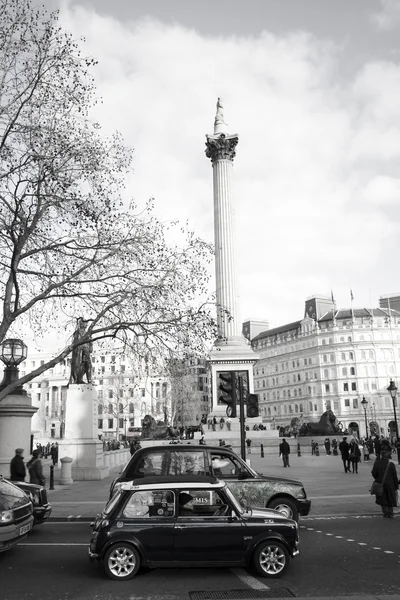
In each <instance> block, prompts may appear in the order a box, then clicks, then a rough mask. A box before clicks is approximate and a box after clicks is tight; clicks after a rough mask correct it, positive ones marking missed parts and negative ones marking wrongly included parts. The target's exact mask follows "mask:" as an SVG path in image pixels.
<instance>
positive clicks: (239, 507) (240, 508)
mask: <svg viewBox="0 0 400 600" xmlns="http://www.w3.org/2000/svg"><path fill="white" fill-rule="evenodd" d="M225 493H226V495H227V496H228V497H229V500H230V501H231V502H232V504H233V505H234V507H235V508H236V510H237V511H238V513H240V514H243V513H244V512H245V511H246V510H247V509H246V507H245V506H242V504H241V503H240V502H239V500H238V499H237V498H236V496H234V495H233V493H232V492H231V490H230V489H229V488H228V486H227V487H226V488H225Z"/></svg>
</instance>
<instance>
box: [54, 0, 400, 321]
mask: <svg viewBox="0 0 400 600" xmlns="http://www.w3.org/2000/svg"><path fill="white" fill-rule="evenodd" d="M44 4H45V5H46V6H47V7H48V8H51V9H53V8H56V7H58V6H60V7H61V15H60V19H61V24H62V25H63V26H64V27H66V28H67V29H69V30H71V31H72V32H73V34H74V35H75V36H76V37H77V38H78V37H80V36H84V37H85V38H86V42H85V44H83V52H84V53H86V54H90V55H92V56H96V58H98V60H99V66H98V67H97V68H96V70H95V72H94V75H95V79H96V83H97V85H98V90H99V95H100V96H101V97H102V98H103V104H102V105H101V106H99V107H98V108H97V109H96V110H95V112H94V114H93V118H94V119H96V120H98V121H99V123H100V124H101V125H102V126H103V128H104V131H105V133H109V132H111V131H113V130H114V129H118V130H119V131H121V133H122V134H123V135H124V137H125V139H126V141H127V143H128V144H129V145H132V146H133V147H134V149H135V160H134V173H133V174H132V177H130V178H129V181H128V189H129V192H130V194H131V195H132V196H133V197H134V198H135V200H136V202H137V203H138V204H139V205H141V204H143V203H144V202H145V201H146V199H147V198H149V197H153V196H154V198H155V203H156V210H157V212H159V214H160V215H161V216H162V217H163V218H165V220H169V219H173V218H180V219H182V221H183V222H185V221H186V220H188V221H189V223H190V225H191V226H192V227H194V228H195V230H196V231H197V232H198V233H199V234H200V235H201V236H202V237H205V238H206V239H208V240H212V238H213V230H212V219H213V214H212V170H211V165H210V164H209V162H208V160H207V159H206V158H205V156H204V141H205V138H204V136H205V134H206V133H210V132H212V126H213V120H214V115H215V103H216V100H217V97H218V96H222V97H223V99H224V105H225V119H226V121H227V122H228V125H229V129H230V131H231V132H232V133H236V132H237V133H238V134H239V138H240V141H239V146H238V149H237V158H236V160H235V166H234V200H235V204H236V221H237V236H238V243H237V262H238V272H239V284H240V288H239V293H240V303H241V309H242V310H241V312H242V317H243V318H248V317H255V318H265V319H268V320H269V321H270V323H271V325H281V324H283V323H285V322H289V321H293V320H295V319H298V318H301V317H302V315H303V306H304V300H305V298H306V297H307V296H309V295H312V294H313V293H323V294H325V295H330V293H331V290H333V293H334V295H335V298H336V301H337V304H338V306H340V307H346V306H349V305H350V291H349V290H350V288H352V290H353V294H354V307H357V306H366V307H370V306H371V305H372V306H377V305H378V298H379V295H381V294H387V293H391V292H397V291H400V281H399V274H398V266H397V262H398V261H397V257H398V255H399V250H400V211H399V193H400V178H399V172H400V171H399V160H400V102H399V98H400V65H399V61H400V41H399V40H400V36H399V33H400V31H399V30H400V0H246V1H244V0H243V1H242V0H240V1H239V0H214V1H211V0H201V1H200V0H114V1H113V2H110V1H108V0H92V1H91V2H90V1H88V0H80V1H75V0H71V1H70V2H67V3H66V2H64V3H59V2H58V1H57V0H46V1H45V2H44Z"/></svg>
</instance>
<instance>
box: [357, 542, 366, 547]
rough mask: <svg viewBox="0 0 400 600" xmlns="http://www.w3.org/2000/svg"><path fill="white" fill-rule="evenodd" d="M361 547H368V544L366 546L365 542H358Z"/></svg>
mask: <svg viewBox="0 0 400 600" xmlns="http://www.w3.org/2000/svg"><path fill="white" fill-rule="evenodd" d="M358 545H359V546H367V545H368V544H366V543H365V542H358Z"/></svg>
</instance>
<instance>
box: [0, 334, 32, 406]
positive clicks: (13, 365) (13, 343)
mask: <svg viewBox="0 0 400 600" xmlns="http://www.w3.org/2000/svg"><path fill="white" fill-rule="evenodd" d="M27 355H28V348H27V346H26V345H25V344H24V342H23V341H22V340H18V339H9V340H4V342H3V343H2V344H1V351H0V360H1V361H2V362H3V363H4V364H5V365H6V368H5V369H4V377H3V381H2V382H1V383H0V390H4V388H6V387H7V386H8V385H10V384H11V383H14V381H17V380H18V378H19V373H18V365H19V364H20V363H22V362H23V361H24V360H25V359H26V357H27ZM12 393H13V394H19V395H23V396H26V391H25V390H24V388H23V387H22V386H18V387H16V388H15V389H14V390H13V392H12Z"/></svg>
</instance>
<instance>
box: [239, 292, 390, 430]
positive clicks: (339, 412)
mask: <svg viewBox="0 0 400 600" xmlns="http://www.w3.org/2000/svg"><path fill="white" fill-rule="evenodd" d="M251 343H252V346H253V348H254V349H255V351H256V352H257V353H258V354H259V356H260V359H259V360H258V361H257V363H256V365H255V367H254V391H255V393H257V394H258V395H259V405H260V408H261V415H262V417H263V420H264V421H266V422H271V423H272V424H273V426H275V427H278V426H280V427H282V426H287V425H290V424H291V422H292V419H294V418H298V420H299V422H300V424H301V423H303V422H317V421H319V419H320V417H321V415H322V414H323V413H324V412H325V411H326V410H327V409H328V408H331V409H332V410H333V412H334V414H335V415H336V417H337V418H338V420H339V421H340V422H341V423H342V426H343V428H344V429H349V430H351V431H358V432H359V434H360V435H361V436H364V435H365V433H366V431H365V430H366V427H365V417H366V419H367V427H368V429H369V430H370V423H371V422H374V423H377V424H378V427H379V432H380V433H382V434H384V435H388V433H389V432H390V434H391V435H394V434H395V423H394V410H393V402H392V399H391V397H390V395H389V393H388V392H387V387H388V385H389V383H390V379H393V380H394V381H395V382H396V385H399V381H400V379H399V377H400V312H399V311H397V310H393V309H389V308H375V309H368V308H361V309H359V308H355V309H339V310H338V309H336V307H335V306H334V304H333V303H332V300H330V299H329V298H325V297H312V298H308V299H307V301H306V309H305V315H304V318H303V319H300V320H298V321H295V322H293V323H289V324H287V325H282V326H281V327H276V328H274V329H268V330H266V331H264V332H262V333H260V334H259V335H257V336H256V337H255V338H253V339H252V340H251ZM363 398H365V400H366V401H367V402H368V404H367V406H366V411H364V406H363V405H362V404H361V401H362V400H363Z"/></svg>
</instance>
